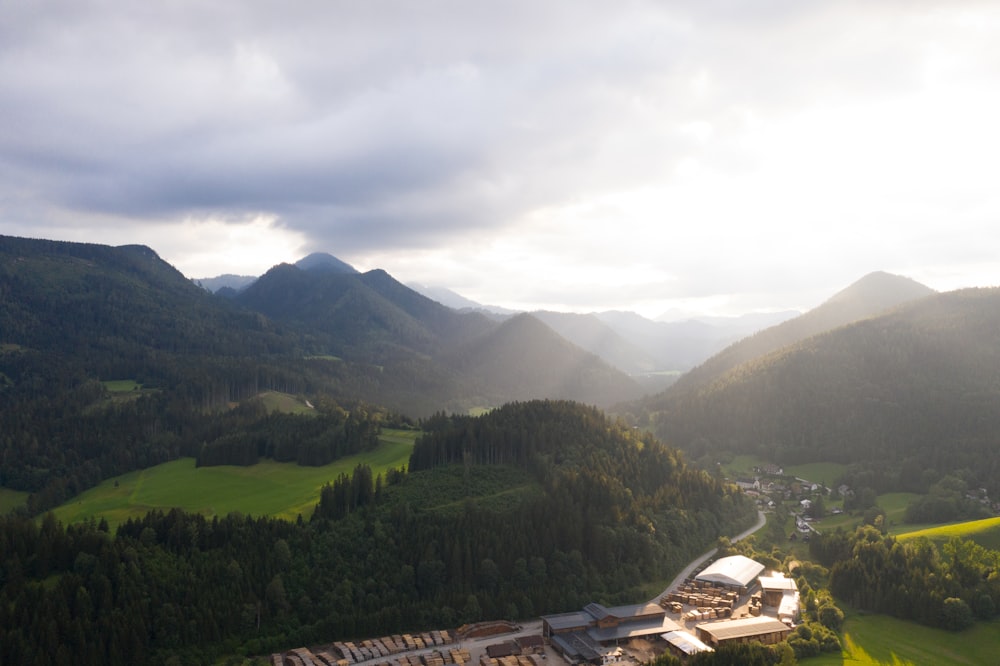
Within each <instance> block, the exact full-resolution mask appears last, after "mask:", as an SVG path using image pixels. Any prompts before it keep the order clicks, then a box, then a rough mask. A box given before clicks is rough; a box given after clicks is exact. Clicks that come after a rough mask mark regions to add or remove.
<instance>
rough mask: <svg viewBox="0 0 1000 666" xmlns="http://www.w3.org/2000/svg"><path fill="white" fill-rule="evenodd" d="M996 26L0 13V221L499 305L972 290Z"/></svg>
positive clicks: (733, 18) (284, 8) (709, 10)
mask: <svg viewBox="0 0 1000 666" xmlns="http://www.w3.org/2000/svg"><path fill="white" fill-rule="evenodd" d="M998 37H1000V11H998V9H997V8H996V7H995V6H994V5H993V4H992V3H987V2H972V1H970V2H951V1H949V2H944V1H942V2H918V3H913V2H895V1H892V0H886V1H883V2H868V3H818V2H817V3H809V2H797V1H796V2H779V1H775V2H766V3H751V4H746V5H743V4H740V3H730V2H722V1H721V0H720V1H719V2H695V1H693V0H692V1H691V2H680V3H657V2H629V3H617V4H616V5H607V4H605V3H591V2H582V3H581V2H550V3H537V2H504V3H492V2H488V3H465V2H452V1H448V2H423V3H407V2H378V1H374V2H364V3H350V2H312V3H309V2H306V3H295V4H294V5H288V4H287V3H277V2H247V3H195V2H190V3H185V2H176V3H118V2H97V1H95V2H63V3H59V2H48V3H32V4H28V3H8V4H7V5H4V6H3V7H2V8H0V232H3V233H19V234H21V235H34V236H43V237H62V238H67V239H71V240H94V241H97V242H108V243H112V244H116V243H118V242H146V243H147V244H149V245H152V246H153V247H154V248H155V249H157V250H158V251H160V252H161V254H162V255H163V256H164V257H165V258H166V259H168V260H170V261H172V262H173V263H175V264H176V265H178V267H179V268H181V269H182V270H184V271H185V272H188V273H189V274H197V275H199V276H203V275H207V274H214V273H222V272H234V271H235V272H259V271H261V270H262V269H263V268H266V266H268V265H270V264H273V263H277V262H278V261H282V260H288V259H294V258H297V256H300V255H301V254H304V253H305V252H307V251H313V250H323V251H328V252H332V253H334V254H336V255H337V256H339V257H341V258H343V259H345V260H347V261H350V262H352V263H354V264H356V265H358V266H359V267H360V268H371V267H375V266H379V267H383V268H386V269H387V270H389V271H390V272H392V273H394V274H397V275H398V276H399V277H401V278H404V279H412V280H417V281H420V282H424V283H431V284H441V285H443V286H448V287H451V288H453V289H456V290H457V291H460V292H462V293H464V294H466V295H468V296H470V297H473V298H477V299H480V300H485V301H490V302H504V303H506V304H512V305H520V306H523V307H533V306H537V307H562V308H574V309H588V308H591V309H604V308H612V307H619V308H627V307H636V308H641V309H644V310H645V311H646V312H652V311H654V310H655V309H656V308H658V307H662V309H666V308H667V307H668V306H669V305H670V304H677V303H680V302H685V303H689V304H696V303H698V302H701V303H702V305H706V304H710V303H711V304H713V305H712V307H729V308H735V309H737V310H739V309H751V308H758V307H774V308H783V307H808V306H811V305H814V304H815V303H816V302H817V299H819V298H820V297H821V296H826V295H829V294H831V293H832V292H833V291H835V290H837V289H839V288H841V287H843V286H846V284H847V283H848V282H850V281H853V280H854V279H857V278H858V277H860V276H861V275H862V274H864V273H866V272H868V271H871V270H876V269H885V270H893V271H898V272H903V273H906V274H908V275H911V276H912V277H915V278H917V279H922V280H925V281H927V282H928V283H929V284H931V286H935V287H938V288H951V287H954V286H959V285H960V284H962V283H963V281H965V283H970V284H971V283H980V282H982V281H984V280H985V281H987V282H990V281H993V282H996V281H997V280H996V278H995V275H994V274H993V271H994V267H993V266H991V262H992V260H993V258H994V257H996V256H997V254H998V251H1000V238H998V237H1000V233H998V232H995V231H993V229H994V228H995V226H996V225H995V223H996V221H997V215H998V213H1000V196H998V194H997V193H996V188H995V181H996V176H997V171H998V169H997V164H996V155H997V154H1000V136H998V131H997V129H996V122H995V118H996V117H1000V89H997V87H996V86H995V81H997V80H1000V46H998V45H1000V39H998ZM227 230H228V231H227ZM269 253H271V254H272V255H275V254H282V255H283V256H268V255H269ZM284 255H290V256H284ZM241 266H242V267H243V270H242V271H241V270H240V268H241ZM213 267H215V268H214V269H213ZM199 271H200V272H199ZM935 281H936V282H935ZM953 283H954V284H953Z"/></svg>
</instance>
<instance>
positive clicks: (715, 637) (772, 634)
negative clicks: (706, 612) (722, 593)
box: [695, 615, 792, 647]
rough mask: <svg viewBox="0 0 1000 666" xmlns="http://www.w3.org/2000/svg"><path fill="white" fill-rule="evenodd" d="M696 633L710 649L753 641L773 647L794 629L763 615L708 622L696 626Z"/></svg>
mask: <svg viewBox="0 0 1000 666" xmlns="http://www.w3.org/2000/svg"><path fill="white" fill-rule="evenodd" d="M695 631H696V632H697V634H698V638H699V639H701V641H702V642H703V643H705V644H706V645H708V646H710V647H719V646H720V645H725V644H726V643H750V642H751V641H757V642H760V643H763V644H764V645H773V644H775V643H780V642H781V641H783V640H785V638H787V637H788V634H790V633H791V632H792V629H791V627H789V626H788V625H787V624H785V623H784V622H781V621H780V620H776V619H774V618H773V617H767V616H764V615H762V616H759V617H749V618H745V619H740V620H727V621H725V622H707V623H703V624H699V625H698V626H696V627H695Z"/></svg>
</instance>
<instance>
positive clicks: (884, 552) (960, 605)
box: [810, 526, 1000, 629]
mask: <svg viewBox="0 0 1000 666" xmlns="http://www.w3.org/2000/svg"><path fill="white" fill-rule="evenodd" d="M810 553H811V554H812V556H813V557H814V558H815V559H816V560H817V561H819V562H821V563H823V564H824V565H825V566H829V567H830V589H831V591H832V592H833V594H834V595H835V596H836V597H837V598H838V599H842V600H844V601H845V602H847V603H849V604H851V605H852V606H855V607H857V608H862V609H866V610H871V611H876V612H879V613H885V614H887V615H892V616H894V617H898V618H901V619H905V620H914V621H916V622H920V623H922V624H927V625H932V626H942V627H945V628H947V629H963V628H965V627H967V626H969V625H970V624H972V622H973V621H974V620H975V619H976V618H979V619H983V620H989V619H992V618H993V617H995V616H996V614H997V609H998V608H1000V552H998V551H994V550H987V549H985V548H983V547H982V546H979V545H978V544H976V543H975V542H973V541H971V540H968V539H959V538H954V539H952V540H951V541H949V542H948V543H947V544H945V545H944V546H943V547H942V548H941V549H940V550H939V549H938V548H937V546H935V545H934V543H933V542H931V541H929V540H927V539H924V538H917V539H908V540H905V541H901V540H897V539H895V538H894V537H891V536H884V535H882V534H881V533H880V532H879V531H878V530H876V529H875V528H873V527H870V526H865V527H862V528H859V529H858V530H857V531H856V532H855V533H854V534H850V535H848V534H845V533H843V532H834V533H830V534H824V535H822V536H820V537H817V538H814V539H813V540H812V541H811V542H810Z"/></svg>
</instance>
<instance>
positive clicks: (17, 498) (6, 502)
mask: <svg viewBox="0 0 1000 666" xmlns="http://www.w3.org/2000/svg"><path fill="white" fill-rule="evenodd" d="M27 501H28V493H26V492H22V491H20V490H11V489H10V488H0V514H4V513H7V512H8V511H12V510H14V509H16V508H18V507H20V506H24V503H25V502H27Z"/></svg>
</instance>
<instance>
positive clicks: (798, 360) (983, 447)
mask: <svg viewBox="0 0 1000 666" xmlns="http://www.w3.org/2000/svg"><path fill="white" fill-rule="evenodd" d="M998 377H1000V289H973V290H962V291H957V292H949V293H944V294H936V295H932V296H929V297H925V298H922V299H918V300H916V301H913V302H911V303H909V304H907V305H904V306H900V307H898V308H896V309H894V310H892V311H890V312H888V313H886V314H883V315H882V316H879V317H871V318H868V319H864V320H861V321H858V322H855V323H854V324H850V325H848V326H844V327H841V328H838V329H835V330H833V331H829V332H827V333H824V334H821V335H817V336H814V337H811V338H809V339H806V340H803V341H802V342H800V343H798V344H796V345H793V346H791V347H787V348H785V349H783V350H780V351H778V352H774V353H772V354H770V355H767V356H764V357H761V358H758V359H756V360H754V361H752V362H749V363H745V364H743V365H741V366H739V367H737V368H734V369H732V370H730V371H729V372H728V373H725V374H724V375H722V376H720V377H718V378H717V379H715V380H714V381H712V382H711V383H709V384H707V385H705V386H702V387H700V388H699V389H698V390H690V391H686V392H676V393H675V392H670V393H669V395H668V399H667V400H665V401H663V402H662V404H661V410H660V411H659V413H658V414H657V415H656V416H655V419H654V420H655V427H656V432H657V434H658V435H660V436H661V437H663V438H664V439H665V440H666V441H669V442H671V443H673V444H675V445H678V446H680V447H681V448H684V449H687V450H688V451H689V452H690V453H691V454H693V455H695V456H701V455H704V454H706V453H712V452H716V453H719V452H724V451H728V452H740V453H755V454H759V455H763V456H766V457H768V458H771V459H774V460H776V461H778V462H783V463H794V462H805V461H820V460H833V461H840V462H845V463H860V462H865V463H866V464H867V465H869V466H873V465H874V467H876V468H878V469H882V470H883V471H884V470H885V469H886V468H888V469H891V470H896V472H895V473H898V474H900V475H902V477H906V478H900V479H898V481H899V484H900V485H902V486H904V487H907V486H909V487H915V486H918V485H919V483H920V480H919V477H920V476H921V473H922V472H923V471H924V470H932V472H931V473H930V475H929V477H933V476H934V474H938V475H940V474H941V473H943V472H945V471H953V470H961V469H964V470H966V471H965V472H964V473H963V475H964V476H966V477H967V478H968V479H969V480H970V482H971V483H978V484H979V485H981V486H983V487H987V488H991V489H994V490H995V489H997V473H998V472H1000V459H998V457H997V456H996V454H995V450H996V445H997V443H998V439H997V433H998V432H1000V411H998V410H997V409H996V406H997V404H1000V382H998V381H997V378H998ZM904 470H905V471H904Z"/></svg>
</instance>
